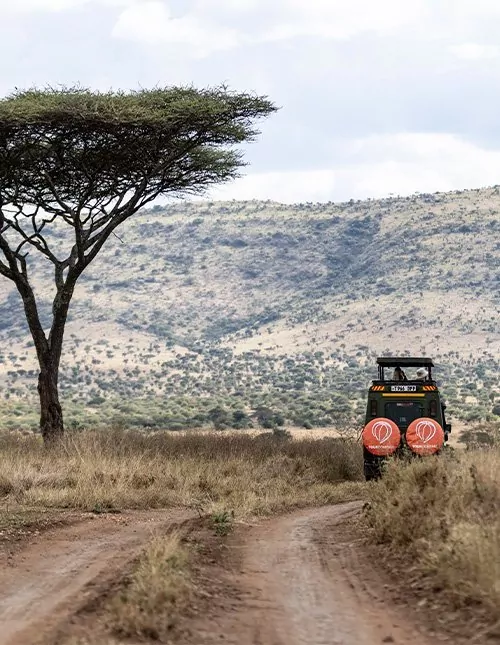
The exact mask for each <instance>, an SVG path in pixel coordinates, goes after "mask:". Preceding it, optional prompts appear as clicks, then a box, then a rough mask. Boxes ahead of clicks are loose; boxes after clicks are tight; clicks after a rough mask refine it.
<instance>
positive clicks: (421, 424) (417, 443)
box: [406, 417, 444, 455]
mask: <svg viewBox="0 0 500 645" xmlns="http://www.w3.org/2000/svg"><path fill="white" fill-rule="evenodd" d="M406 443H407V444H408V447H409V448H410V450H411V451H412V452H414V453H415V454H416V455H435V454H436V453H437V452H439V451H440V450H441V448H442V447H443V446H444V430H443V428H442V427H441V425H440V424H439V423H438V422H437V421H436V419H430V418H429V417H422V418H420V419H415V421H412V422H411V423H410V425H409V426H408V430H407V431H406Z"/></svg>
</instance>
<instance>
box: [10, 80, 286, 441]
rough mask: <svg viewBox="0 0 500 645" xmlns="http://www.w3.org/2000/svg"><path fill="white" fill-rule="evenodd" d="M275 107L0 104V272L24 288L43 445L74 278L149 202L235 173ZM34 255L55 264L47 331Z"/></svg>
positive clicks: (174, 99)
mask: <svg viewBox="0 0 500 645" xmlns="http://www.w3.org/2000/svg"><path fill="white" fill-rule="evenodd" d="M275 110H276V108H275V106H274V105H273V104H272V103H271V102H270V101H269V100H268V98H267V97H260V96H254V95H252V94H248V93H234V92H231V91H229V90H228V89H227V88H226V87H225V86H221V87H216V88H209V89H195V88H192V87H169V88H166V89H154V90H141V91H137V92H128V93H125V92H108V93H98V92H93V91H90V90H87V89H83V88H63V89H59V90H53V89H44V90H38V89H33V90H29V91H22V92H16V93H15V94H13V95H11V96H9V97H7V98H5V99H2V100H0V275H2V276H4V277H5V278H8V279H9V280H11V281H12V282H13V283H14V284H15V286H16V288H17V290H18V291H19V293H20V295H21V298H22V301H23V305H24V311H25V314H26V320H27V323H28V326H29V329H30V332H31V335H32V337H33V341H34V344H35V349H36V354H37V358H38V362H39V367H40V372H39V377H38V393H39V396H40V430H41V433H42V436H43V438H44V441H45V443H51V442H53V441H54V440H57V439H58V438H60V437H61V436H62V435H63V432H64V424H63V414H62V409H61V405H60V401H59V394H58V373H59V364H60V359H61V353H62V346H63V337H64V328H65V324H66V319H67V315H68V309H69V306H70V302H71V299H72V296H73V292H74V289H75V285H76V283H77V280H78V278H79V277H80V276H81V275H82V273H83V271H84V270H85V269H86V267H88V266H89V264H90V263H91V262H92V261H93V260H94V259H95V258H96V256H97V255H98V253H99V251H100V250H101V248H102V247H103V245H104V244H105V242H106V240H107V239H108V238H109V237H110V235H111V234H113V232H114V231H115V229H116V228H117V227H118V226H119V225H120V224H122V223H123V222H124V221H125V220H127V219H128V218H129V217H131V216H132V215H134V214H135V213H136V212H137V211H138V210H139V209H141V208H143V207H144V206H145V205H146V204H149V203H150V202H152V201H154V200H155V199H156V198H158V197H160V196H173V197H181V196H186V195H193V194H202V193H203V192H204V191H205V190H206V189H207V188H208V187H210V186H212V185H214V184H220V183H222V182H226V181H228V180H231V179H234V178H235V177H237V176H238V174H239V169H240V167H241V166H243V165H244V161H243V155H242V153H241V151H240V150H238V149H237V147H236V146H238V144H242V143H246V142H249V141H253V140H254V139H255V138H256V136H257V134H258V130H257V129H256V127H255V124H256V122H257V121H258V120H259V119H260V118H263V117H266V116H268V115H270V114H271V113H273V112H274V111H275ZM61 231H62V233H63V241H61ZM54 233H56V235H54ZM167 243H168V242H167ZM31 252H33V253H34V257H35V258H36V257H41V258H43V259H45V260H46V261H48V262H50V263H51V264H52V266H53V275H54V289H55V293H54V299H53V303H52V319H51V324H50V325H49V326H48V329H44V326H43V324H42V320H41V317H40V308H39V303H38V302H37V300H36V298H35V292H34V281H33V279H34V278H36V269H35V268H34V264H33V257H32V256H31V255H30V253H31Z"/></svg>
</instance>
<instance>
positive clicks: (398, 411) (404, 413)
mask: <svg viewBox="0 0 500 645" xmlns="http://www.w3.org/2000/svg"><path fill="white" fill-rule="evenodd" d="M385 416H386V417H387V419H390V420H391V421H394V423H395V424H396V425H398V426H399V427H400V428H407V427H408V426H409V425H410V423H411V422H412V421H414V420H415V419H419V418H420V417H423V416H424V410H423V407H422V405H421V403H420V402H418V401H391V402H390V403H386V404H385Z"/></svg>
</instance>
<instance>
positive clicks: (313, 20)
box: [263, 0, 426, 40]
mask: <svg viewBox="0 0 500 645" xmlns="http://www.w3.org/2000/svg"><path fill="white" fill-rule="evenodd" d="M280 4H281V7H282V12H281V13H280V20H279V22H277V23H276V24H275V25H273V27H272V28H271V29H270V30H268V31H267V32H266V33H265V34H264V36H263V40H284V39H290V38H297V37H300V36H311V37H313V36H314V37H321V38H334V39H335V38H337V39H345V38H350V37H352V36H355V35H357V34H359V33H362V32H365V31H374V32H385V31H390V30H393V29H397V28H398V27H401V26H402V25H407V24H411V23H412V22H414V21H415V20H417V19H418V18H421V17H422V16H423V15H425V13H426V5H425V3H424V2H423V1H420V0H416V1H415V2H412V3H402V2H401V1H400V0H378V2H374V1H373V0H349V2H347V1H346V0H309V2H303V0H281V3H280Z"/></svg>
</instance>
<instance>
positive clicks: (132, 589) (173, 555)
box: [109, 535, 191, 641]
mask: <svg viewBox="0 0 500 645" xmlns="http://www.w3.org/2000/svg"><path fill="white" fill-rule="evenodd" d="M190 592H191V584H190V581H189V564H188V553H187V551H186V550H185V549H184V548H183V547H182V545H181V542H180V539H179V537H178V536H176V535H171V536H168V537H162V538H159V537H157V538H155V539H154V540H153V541H152V542H151V544H150V545H149V546H148V548H147V549H146V550H145V552H144V553H143V555H142V556H141V558H140V560H139V562H138V565H137V567H136V569H135V570H134V572H133V574H132V575H131V577H130V579H129V580H128V581H127V584H126V585H125V587H124V589H123V591H122V593H121V594H120V595H119V596H117V597H115V598H114V599H113V600H112V601H111V604H110V607H109V615H110V624H109V627H110V628H111V630H112V631H113V632H114V633H115V634H116V635H118V636H125V637H127V638H132V637H140V638H149V639H152V640H155V641H157V640H163V639H164V638H165V637H166V636H167V635H168V633H169V632H170V631H171V629H172V628H173V627H174V626H175V624H176V621H177V617H178V612H179V610H180V609H181V608H183V607H184V606H185V604H186V602H187V600H188V598H189V595H190Z"/></svg>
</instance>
